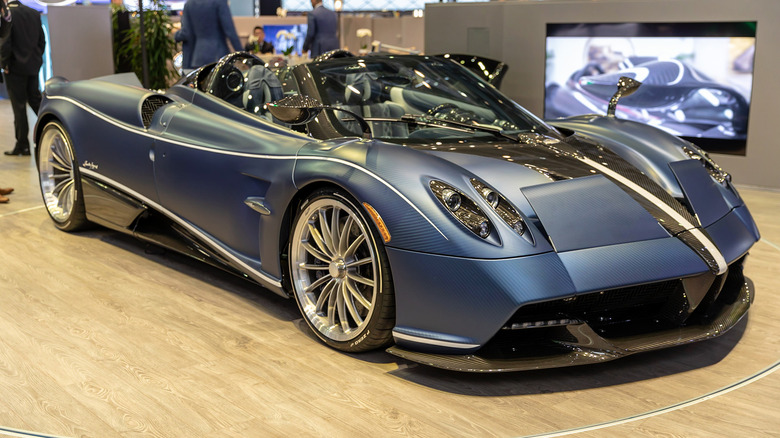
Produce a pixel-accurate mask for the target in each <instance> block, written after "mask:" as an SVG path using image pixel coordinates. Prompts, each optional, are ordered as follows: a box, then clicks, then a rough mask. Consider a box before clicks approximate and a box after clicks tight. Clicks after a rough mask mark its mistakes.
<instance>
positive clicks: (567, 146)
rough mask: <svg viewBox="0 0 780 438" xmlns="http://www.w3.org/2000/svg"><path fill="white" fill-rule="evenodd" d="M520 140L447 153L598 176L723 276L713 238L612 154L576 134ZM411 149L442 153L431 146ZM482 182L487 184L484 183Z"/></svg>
mask: <svg viewBox="0 0 780 438" xmlns="http://www.w3.org/2000/svg"><path fill="white" fill-rule="evenodd" d="M519 138H520V143H518V144H511V143H502V144H501V145H500V146H498V145H497V144H490V143H486V144H475V145H468V147H457V148H450V150H449V152H451V153H468V154H474V155H480V156H484V157H489V158H495V159H499V160H506V161H510V162H513V163H516V164H518V165H522V166H525V167H527V168H529V169H532V170H534V171H536V172H538V173H540V174H542V175H544V176H545V177H547V178H549V179H550V180H551V181H556V180H561V179H571V178H581V177H585V176H590V175H594V174H601V175H603V176H605V177H606V178H608V179H609V180H611V181H612V182H613V183H615V184H616V185H617V186H618V187H620V188H621V189H623V191H625V192H626V193H627V194H628V195H630V196H631V197H632V198H633V199H634V200H635V201H636V202H637V203H638V204H639V205H641V206H642V207H643V208H644V209H645V210H647V211H648V212H649V213H650V214H651V215H652V216H653V217H654V218H655V219H656V220H657V221H658V223H659V224H660V225H661V226H662V227H663V228H664V229H666V230H667V231H668V232H669V233H670V234H671V235H673V236H676V237H678V238H679V239H680V240H681V241H682V242H684V243H685V244H686V245H687V246H688V247H690V248H691V249H692V250H694V251H695V252H696V253H697V254H698V255H699V256H700V257H701V258H702V260H704V261H705V262H706V263H707V266H709V268H710V270H711V271H712V272H714V273H716V274H722V273H723V272H725V270H726V269H727V266H726V261H725V259H723V256H722V255H721V254H720V251H719V250H718V249H717V247H716V246H715V244H714V243H712V239H711V238H710V237H709V236H708V235H707V234H706V232H705V231H704V230H703V229H702V228H700V223H699V221H698V219H697V218H696V217H695V216H694V215H693V214H691V213H690V212H689V211H688V210H687V209H686V207H685V206H684V205H682V204H681V203H680V202H679V201H677V200H676V199H675V198H674V197H672V196H671V195H670V194H669V193H667V192H666V191H665V190H664V189H663V188H662V187H661V186H659V185H658V184H656V183H655V182H654V181H653V180H652V179H650V178H649V177H648V176H647V175H645V174H644V173H642V172H641V171H639V170H638V169H637V168H635V167H634V166H632V165H631V164H629V163H628V162H626V161H625V160H623V159H622V158H621V157H620V156H618V155H617V154H615V153H613V152H612V151H610V150H608V149H606V148H604V147H602V146H600V145H599V144H597V143H594V142H591V141H589V140H586V139H584V138H580V137H577V136H576V135H572V136H570V137H568V138H566V139H565V140H563V141H559V140H557V139H554V138H551V137H545V136H542V135H538V134H520V136H519ZM415 148H417V149H422V150H425V149H431V150H434V149H436V150H441V149H442V148H441V147H433V146H428V147H426V146H416V147H415ZM486 182H487V183H490V181H489V180H488V181H486ZM520 189H521V190H522V187H520Z"/></svg>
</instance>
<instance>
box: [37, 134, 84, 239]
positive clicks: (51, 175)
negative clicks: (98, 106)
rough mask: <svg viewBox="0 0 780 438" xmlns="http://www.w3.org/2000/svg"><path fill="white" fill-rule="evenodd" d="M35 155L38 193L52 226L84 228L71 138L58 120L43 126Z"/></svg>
mask: <svg viewBox="0 0 780 438" xmlns="http://www.w3.org/2000/svg"><path fill="white" fill-rule="evenodd" d="M37 155H38V176H39V178H40V182H41V194H42V195H43V202H44V203H45V204H46V211H48V212H49V216H50V217H51V218H52V220H53V221H54V225H55V226H56V227H57V228H59V229H61V230H63V231H75V230H78V229H80V228H83V227H84V226H85V225H86V224H87V218H86V214H85V212H84V194H83V192H82V191H81V179H80V175H79V171H78V165H77V164H76V160H75V156H74V154H73V146H72V143H71V141H70V137H69V136H68V133H67V132H66V131H65V128H63V126H62V125H61V124H60V123H59V122H56V121H52V122H49V123H47V124H46V126H45V127H44V128H43V132H41V138H40V140H39V141H38V148H37Z"/></svg>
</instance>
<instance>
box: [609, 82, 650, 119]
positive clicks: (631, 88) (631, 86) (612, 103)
mask: <svg viewBox="0 0 780 438" xmlns="http://www.w3.org/2000/svg"><path fill="white" fill-rule="evenodd" d="M640 85H642V83H641V82H639V81H637V80H636V79H632V78H629V77H628V76H621V77H620V79H618V83H617V92H615V94H614V95H612V99H610V100H609V107H608V108H607V117H615V109H616V108H617V104H618V100H620V98H621V97H623V96H630V95H631V94H633V93H634V92H635V91H636V90H638V89H639V86H640Z"/></svg>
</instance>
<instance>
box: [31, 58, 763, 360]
mask: <svg viewBox="0 0 780 438" xmlns="http://www.w3.org/2000/svg"><path fill="white" fill-rule="evenodd" d="M624 79H625V78H624ZM129 82H130V81H128V80H127V79H126V77H125V76H109V77H104V78H97V79H92V80H85V81H76V82H68V81H67V80H65V79H62V78H55V79H52V80H50V81H49V82H47V84H46V91H45V96H44V101H43V104H42V106H41V109H40V114H39V119H38V124H37V126H36V129H35V137H36V145H37V147H36V151H35V155H36V160H37V166H38V170H39V175H40V183H41V192H42V194H43V200H44V202H45V204H46V208H47V210H48V213H49V215H50V216H51V218H52V220H53V222H54V224H55V226H56V227H58V228H60V229H62V230H64V231H73V230H77V229H80V228H82V227H84V226H87V225H89V224H98V225H101V226H104V227H108V228H111V229H114V230H117V231H121V232H124V233H128V234H132V235H133V236H135V237H137V238H138V239H141V240H143V241H146V242H151V243H153V244H156V245H160V246H162V247H165V248H170V249H173V250H176V251H179V252H181V253H184V254H187V255H190V256H192V257H195V258H197V259H199V260H202V261H205V262H208V263H210V264H212V265H215V266H218V267H221V268H223V269H226V270H229V271H231V272H234V273H236V274H238V275H240V276H243V277H245V278H246V279H248V280H250V281H254V282H256V283H258V284H259V285H261V286H263V287H265V288H267V289H269V290H271V291H274V292H276V293H278V294H280V295H283V296H285V297H292V298H294V299H295V301H296V302H297V304H298V307H299V308H300V311H301V314H302V315H303V319H304V320H305V321H306V322H307V323H308V325H309V326H310V328H311V330H312V331H313V332H314V333H315V334H316V335H317V336H318V337H319V338H320V339H321V340H322V341H323V342H324V343H326V344H327V345H329V346H331V347H333V348H336V349H338V350H342V351H346V352H361V351H367V350H372V349H377V348H387V351H388V352H390V353H392V354H394V355H397V356H400V357H403V358H406V359H408V360H412V361H417V362H420V363H424V364H428V365H431V366H435V367H441V368H447V369H453V370H462V371H479V372H485V371H513V370H525V369H535V368H549V367H559V366H567V365H577V364H586V363H595V362H602V361H607V360H611V359H616V358H619V357H622V356H625V355H628V354H632V353H637V352H642V351H647V350H653V349H658V348H663V347H669V346H674V345H679V344H684V343H688V342H692V341H698V340H703V339H707V338H711V337H714V336H718V335H721V334H723V333H724V332H726V331H727V330H728V329H730V328H731V327H733V326H734V325H735V324H736V323H737V322H738V321H739V320H740V318H741V317H742V316H743V315H745V314H746V312H747V310H748V307H749V306H750V303H751V302H752V300H753V290H752V289H751V288H750V287H749V285H750V283H749V282H747V281H746V279H745V278H744V276H743V273H742V272H743V265H744V263H745V259H746V255H747V253H748V250H749V249H750V248H751V246H752V245H753V244H754V243H755V242H756V241H757V240H758V239H759V233H758V230H757V228H756V226H755V224H754V222H753V219H752V218H751V215H750V213H749V212H748V209H747V207H746V206H745V204H744V203H743V201H742V199H741V198H740V197H739V195H738V193H737V191H736V190H735V189H734V186H733V185H732V183H731V178H730V176H729V175H728V174H727V173H726V172H724V171H723V170H722V169H721V168H720V167H718V165H717V164H715V163H714V162H713V161H712V160H711V159H710V158H709V157H708V155H707V154H706V153H705V152H703V151H702V150H701V149H700V148H698V147H697V146H695V145H694V144H692V143H690V142H687V141H684V140H681V139H679V138H677V137H674V136H672V135H670V134H667V133H665V132H663V131H660V130H658V129H655V128H653V127H650V126H647V125H643V124H639V123H636V122H631V121H627V120H621V119H618V118H615V117H614V116H613V115H612V114H610V115H607V116H599V115H587V116H579V117H572V118H568V119H560V120H556V121H552V122H545V121H542V120H541V119H539V118H537V117H535V116H534V115H532V114H530V113H529V112H527V111H526V110H524V109H523V108H522V107H520V106H519V105H517V104H516V103H515V102H513V101H512V100H511V99H509V98H507V97H506V96H504V95H503V94H501V93H500V92H499V91H498V90H497V89H496V88H495V87H494V86H493V85H490V84H489V83H487V82H485V81H483V80H482V79H480V77H478V76H477V75H476V74H474V73H472V72H471V71H469V70H468V69H466V68H464V67H463V66H461V65H460V64H458V63H456V62H453V61H452V60H449V59H446V58H443V57H428V56H398V55H370V56H364V57H355V56H352V55H350V54H349V53H345V52H340V51H336V52H332V53H329V54H326V55H324V56H322V57H320V58H318V59H315V60H314V61H313V62H310V63H308V64H302V65H297V66H294V67H278V66H277V67H276V68H269V67H268V66H266V65H264V63H263V62H262V61H261V60H259V59H258V58H256V57H254V56H252V55H250V54H247V53H241V52H239V53H234V54H231V55H228V56H226V57H225V58H223V59H221V60H220V61H219V62H217V63H215V64H211V65H207V66H204V67H202V68H200V69H199V70H196V71H194V72H192V73H191V74H190V75H188V76H187V77H185V78H183V79H182V80H181V81H180V82H179V83H177V84H176V85H174V86H172V87H171V88H170V89H168V90H167V91H165V92H159V91H152V90H147V89H143V88H142V87H140V86H139V85H132V84H130V85H129V84H128V83H129ZM637 85H638V84H637V83H635V82H633V81H631V80H630V79H628V80H626V81H623V80H621V82H620V84H619V86H618V88H617V90H618V91H617V93H616V94H615V97H614V98H613V102H612V107H611V108H612V110H611V112H612V113H614V106H615V105H617V102H618V99H619V97H620V96H621V95H627V94H629V93H631V92H632V91H633V90H634V89H636V87H637Z"/></svg>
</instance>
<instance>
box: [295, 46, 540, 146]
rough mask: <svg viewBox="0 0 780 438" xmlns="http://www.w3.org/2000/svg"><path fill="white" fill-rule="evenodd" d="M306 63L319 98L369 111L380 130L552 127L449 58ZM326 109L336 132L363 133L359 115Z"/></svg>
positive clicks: (422, 137) (460, 135)
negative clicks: (358, 120) (358, 118)
mask: <svg viewBox="0 0 780 438" xmlns="http://www.w3.org/2000/svg"><path fill="white" fill-rule="evenodd" d="M308 68H309V71H310V72H311V74H312V77H313V79H314V83H315V84H316V86H317V89H318V94H319V95H320V98H321V99H322V101H323V103H324V104H325V105H328V106H335V107H338V108H343V109H345V110H347V111H351V112H353V113H355V114H358V115H360V116H362V117H364V118H366V119H367V120H368V121H369V125H370V126H371V130H372V132H373V135H374V137H377V138H382V139H386V140H391V141H393V140H395V141H403V142H406V141H409V142H415V141H418V142H428V141H431V140H433V139H435V140H441V141H447V140H457V139H464V138H466V139H470V138H473V137H485V136H488V137H489V136H495V135H496V133H498V132H501V133H502V134H504V135H506V134H510V135H511V134H514V133H519V132H529V131H533V132H540V133H545V132H547V131H548V130H549V129H550V128H549V127H547V125H545V124H544V122H542V121H541V120H540V119H538V118H537V117H535V116H533V115H532V114H530V113H528V112H527V111H526V110H524V109H523V108H521V107H520V106H519V105H517V104H516V103H514V102H513V101H511V100H510V99H509V98H507V97H506V96H504V95H502V94H501V93H500V92H499V91H498V90H496V89H495V87H493V86H491V85H489V84H487V83H486V82H484V81H482V80H481V79H480V78H479V77H478V76H476V75H475V74H473V73H472V72H470V71H469V70H467V69H465V68H463V67H461V66H459V65H458V64H456V63H455V62H454V61H450V60H447V59H441V58H435V57H428V56H366V57H363V58H344V59H333V60H329V61H324V62H320V63H312V64H309V65H308ZM405 115H412V116H416V117H413V118H410V117H403V116H405ZM329 117H330V118H331V122H332V123H333V124H334V126H335V127H336V129H337V130H338V131H340V132H341V133H343V134H346V135H359V134H360V132H361V129H360V127H359V125H358V123H357V122H355V121H354V119H353V118H351V116H350V115H349V114H347V113H346V112H339V111H334V112H330V114H329ZM402 118H403V121H402ZM415 121H417V122H423V123H415ZM431 121H432V122H434V123H429V122H431ZM469 126H471V128H469ZM464 128H465V129H464Z"/></svg>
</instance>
